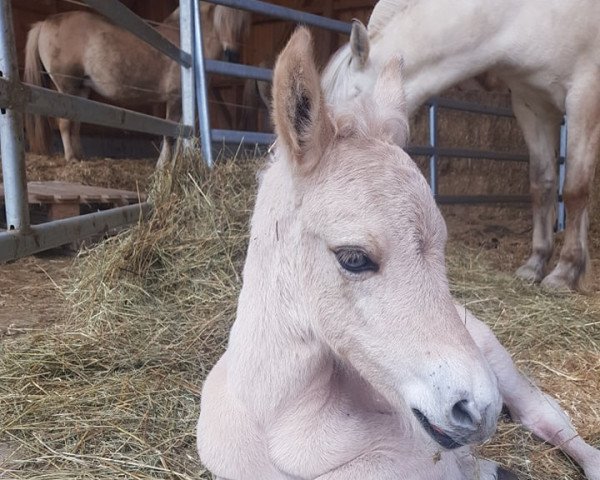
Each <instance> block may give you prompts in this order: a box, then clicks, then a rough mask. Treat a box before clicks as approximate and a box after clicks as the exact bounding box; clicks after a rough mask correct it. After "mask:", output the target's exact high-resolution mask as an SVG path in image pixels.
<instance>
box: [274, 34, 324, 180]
mask: <svg viewBox="0 0 600 480" xmlns="http://www.w3.org/2000/svg"><path fill="white" fill-rule="evenodd" d="M272 116H273V123H274V124H275V132H276V133H277V138H278V142H280V143H281V144H282V146H283V147H285V149H286V150H287V152H288V153H289V154H290V156H291V159H292V161H293V162H294V164H296V166H298V167H300V168H301V170H302V171H304V172H308V171H310V170H311V169H312V168H313V167H314V166H315V165H316V164H317V162H318V160H319V159H320V158H321V156H322V154H323V152H324V150H325V148H326V146H327V144H328V142H329V141H331V139H332V138H333V123H332V121H331V120H330V118H329V116H328V114H327V111H326V108H325V103H324V100H323V95H322V92H321V85H320V79H319V74H318V73H317V68H316V66H315V62H314V59H313V47H312V38H311V35H310V32H309V31H308V29H306V28H304V27H300V28H298V29H297V30H296V31H295V32H294V34H293V35H292V37H291V38H290V40H289V42H288V44H287V46H286V47H285V48H284V49H283V51H282V52H281V54H280V55H279V58H278V59H277V63H276V65H275V69H274V73H273V115H272Z"/></svg>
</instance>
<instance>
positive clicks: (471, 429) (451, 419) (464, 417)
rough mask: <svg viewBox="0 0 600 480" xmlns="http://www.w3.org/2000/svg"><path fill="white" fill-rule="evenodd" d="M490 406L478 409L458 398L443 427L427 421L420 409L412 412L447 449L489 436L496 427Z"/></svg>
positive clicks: (434, 438) (479, 440)
mask: <svg viewBox="0 0 600 480" xmlns="http://www.w3.org/2000/svg"><path fill="white" fill-rule="evenodd" d="M491 410H492V409H491V408H490V406H488V407H486V408H485V409H484V410H483V411H479V410H478V409H477V408H476V407H475V405H474V403H473V402H471V401H468V400H460V401H458V402H456V403H455V404H454V406H453V407H452V410H451V411H450V413H449V415H448V419H447V422H446V423H447V424H446V425H445V426H444V428H442V427H440V426H438V425H435V424H433V423H431V422H430V421H429V419H428V418H427V416H426V415H425V414H423V412H421V411H420V410H417V409H414V408H413V413H414V415H415V417H417V420H418V421H419V423H420V424H421V426H422V427H423V429H424V430H425V431H426V432H427V433H428V434H429V436H430V437H431V438H432V439H433V440H435V441H436V442H437V443H438V444H439V445H440V446H441V447H443V448H446V449H448V450H451V449H454V448H458V447H462V446H463V445H468V444H476V443H481V442H483V441H485V440H486V439H487V438H489V437H490V436H491V435H492V433H493V432H494V430H495V429H496V420H497V418H496V417H495V416H494V414H493V412H492V411H491Z"/></svg>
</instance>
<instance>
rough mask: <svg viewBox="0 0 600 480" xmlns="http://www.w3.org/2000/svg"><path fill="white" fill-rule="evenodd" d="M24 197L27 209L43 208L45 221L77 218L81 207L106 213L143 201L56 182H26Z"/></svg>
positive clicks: (131, 195) (111, 190) (0, 197)
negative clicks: (99, 209) (29, 207)
mask: <svg viewBox="0 0 600 480" xmlns="http://www.w3.org/2000/svg"><path fill="white" fill-rule="evenodd" d="M27 193H28V202H29V205H30V206H35V205H43V206H47V208H48V210H47V220H58V219H61V218H68V217H74V216H77V215H79V214H80V213H81V212H82V206H96V207H98V208H101V209H106V208H111V207H120V206H124V205H131V204H133V203H139V202H140V201H144V200H145V195H144V194H142V193H140V194H138V193H136V192H130V191H127V190H117V189H114V188H103V187H94V186H90V185H82V184H80V183H68V182H60V181H51V182H29V183H28V184H27ZM0 203H4V185H1V184H0Z"/></svg>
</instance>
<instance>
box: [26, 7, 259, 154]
mask: <svg viewBox="0 0 600 480" xmlns="http://www.w3.org/2000/svg"><path fill="white" fill-rule="evenodd" d="M201 9H202V28H203V33H204V38H205V42H204V43H205V49H206V56H207V57H208V58H218V57H219V55H220V54H221V53H222V52H223V53H224V54H225V56H226V57H229V58H231V57H233V56H235V55H237V51H238V50H239V47H240V42H241V40H242V38H243V37H244V36H245V35H246V34H247V32H248V29H249V24H250V14H249V13H248V12H244V11H242V10H236V9H231V8H227V7H223V6H220V5H218V6H215V5H213V4H208V3H202V4H201ZM157 30H158V31H159V32H160V33H161V35H163V36H164V37H166V38H167V39H168V40H170V41H171V42H172V43H174V44H176V45H179V9H176V10H175V11H174V12H173V13H172V14H171V15H169V17H167V18H166V19H165V21H164V22H163V23H162V24H160V25H159V26H158V27H157ZM43 70H45V71H46V72H47V74H48V76H49V77H50V79H51V80H52V82H53V83H54V85H55V86H56V88H57V90H58V91H60V92H63V93H68V94H71V95H78V96H82V97H87V96H88V95H89V94H90V91H92V90H93V91H95V92H97V93H99V94H100V95H102V96H103V97H105V98H107V99H109V100H112V101H115V102H119V103H122V104H126V105H144V104H152V103H166V105H167V111H166V118H167V119H168V120H172V121H175V122H178V121H179V120H180V118H181V80H180V67H179V65H178V64H177V63H176V62H174V61H173V60H171V59H169V58H168V57H166V56H165V55H162V54H160V53H158V52H157V51H156V50H155V49H154V48H153V47H151V46H150V45H148V44H147V43H145V42H143V41H142V40H140V39H139V38H138V37H136V36H135V35H133V34H132V33H130V32H128V31H126V30H124V29H122V28H120V27H117V26H115V25H113V24H112V23H110V22H109V21H108V20H106V19H105V18H104V17H101V16H99V15H97V14H94V13H90V12H83V11H78V12H68V13H62V14H58V15H53V16H51V17H49V18H47V19H46V20H44V21H43V22H38V23H36V24H34V25H33V27H32V28H31V30H30V31H29V35H28V37H27V45H26V48H25V76H24V80H25V82H26V83H30V84H32V85H42V83H43ZM58 126H59V129H60V135H61V138H62V143H63V147H64V152H65V157H66V159H67V160H74V159H77V158H81V154H82V152H81V144H80V141H79V123H78V122H72V121H71V120H68V119H66V118H61V119H59V121H58ZM27 135H28V140H29V145H30V148H31V149H32V150H33V151H36V152H40V153H46V152H47V150H48V141H49V131H48V124H47V122H45V121H44V120H43V119H42V118H40V117H39V116H36V117H33V116H28V117H27ZM171 143H172V140H170V139H168V138H167V137H165V138H164V141H163V147H162V150H161V154H160V157H159V161H158V164H159V165H163V164H164V163H165V162H167V161H168V160H169V159H170V157H171Z"/></svg>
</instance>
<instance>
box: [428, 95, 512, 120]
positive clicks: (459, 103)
mask: <svg viewBox="0 0 600 480" xmlns="http://www.w3.org/2000/svg"><path fill="white" fill-rule="evenodd" d="M433 103H436V104H437V106H438V107H441V108H448V109H450V110H460V111H462V112H470V113H482V114H484V115H494V116H497V117H509V118H513V117H514V114H513V112H512V110H511V109H510V108H503V107H490V106H486V105H480V104H478V103H474V102H466V101H463V100H454V99H452V98H442V97H433V98H430V99H429V100H428V101H427V105H431V104H433Z"/></svg>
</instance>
